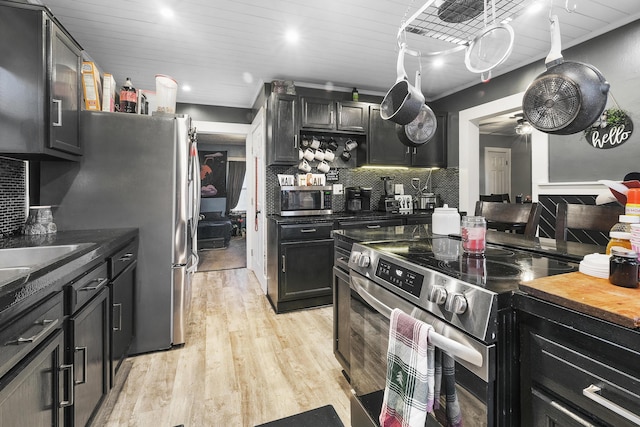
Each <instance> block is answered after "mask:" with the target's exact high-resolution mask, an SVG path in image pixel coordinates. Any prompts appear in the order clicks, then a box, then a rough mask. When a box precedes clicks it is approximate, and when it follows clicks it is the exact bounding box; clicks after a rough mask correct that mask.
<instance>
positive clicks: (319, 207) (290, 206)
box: [278, 185, 333, 216]
mask: <svg viewBox="0 0 640 427" xmlns="http://www.w3.org/2000/svg"><path fill="white" fill-rule="evenodd" d="M332 188H333V187H332V186H330V185H328V186H319V185H308V186H283V187H278V193H279V197H278V200H279V201H280V203H279V208H280V209H279V211H278V213H279V214H280V215H281V216H305V215H330V214H332V213H333V209H332V207H331V203H332V202H331V199H332V196H333V189H332Z"/></svg>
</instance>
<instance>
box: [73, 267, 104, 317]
mask: <svg viewBox="0 0 640 427" xmlns="http://www.w3.org/2000/svg"><path fill="white" fill-rule="evenodd" d="M108 283H109V276H108V275H107V263H106V262H105V263H102V264H100V265H99V266H98V267H96V268H95V269H93V270H91V271H90V272H89V273H87V274H85V275H84V276H82V277H80V278H79V279H77V280H76V281H75V282H72V283H70V284H69V285H67V286H66V287H65V292H66V294H67V307H66V310H65V311H66V314H73V313H75V312H76V310H78V309H79V308H80V307H82V306H83V305H85V304H86V303H87V302H88V301H89V300H90V299H91V298H93V297H94V296H95V295H97V294H98V293H99V292H100V291H101V290H102V289H103V288H104V287H105V286H106V285H107V284H108Z"/></svg>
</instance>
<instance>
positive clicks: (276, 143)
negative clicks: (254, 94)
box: [267, 94, 299, 165]
mask: <svg viewBox="0 0 640 427" xmlns="http://www.w3.org/2000/svg"><path fill="white" fill-rule="evenodd" d="M267 147H268V151H267V164H268V165H278V164H282V165H293V164H296V163H297V162H298V149H299V142H298V97H297V96H295V95H284V94H273V95H271V98H270V99H269V106H268V108H267Z"/></svg>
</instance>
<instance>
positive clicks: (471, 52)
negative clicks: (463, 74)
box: [464, 0, 514, 80]
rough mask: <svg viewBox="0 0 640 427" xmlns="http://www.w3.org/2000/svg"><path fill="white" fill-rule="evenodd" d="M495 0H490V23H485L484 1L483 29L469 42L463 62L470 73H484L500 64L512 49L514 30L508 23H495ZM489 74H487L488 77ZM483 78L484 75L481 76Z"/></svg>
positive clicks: (485, 4) (485, 8)
mask: <svg viewBox="0 0 640 427" xmlns="http://www.w3.org/2000/svg"><path fill="white" fill-rule="evenodd" d="M494 1H495V0H491V9H492V16H493V18H492V19H493V21H494V22H493V23H492V25H487V0H485V1H484V23H485V27H484V29H483V30H482V31H481V32H480V33H479V34H478V35H477V36H476V37H475V38H474V39H473V40H472V41H471V43H469V46H468V47H467V50H466V52H465V56H464V63H465V65H466V66H467V69H468V70H469V71H471V72H472V73H478V74H481V73H486V72H488V71H491V70H492V69H494V68H495V67H497V66H498V65H500V64H502V63H503V62H504V61H505V60H506V59H507V58H508V57H509V55H510V54H511V50H512V49H513V40H514V32H513V28H512V27H511V26H510V25H509V24H495V3H494ZM490 76H491V75H489V78H490ZM483 80H484V76H483Z"/></svg>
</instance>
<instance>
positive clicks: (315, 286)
mask: <svg viewBox="0 0 640 427" xmlns="http://www.w3.org/2000/svg"><path fill="white" fill-rule="evenodd" d="M269 227H270V228H269V231H268V233H269V240H270V247H269V253H270V256H269V260H268V264H269V265H268V267H267V268H268V269H269V272H270V273H269V282H268V285H267V297H268V298H269V301H270V302H271V304H272V305H273V307H274V309H275V310H276V312H277V313H280V312H284V311H290V310H295V309H299V308H307V307H314V306H319V305H327V304H330V303H331V299H332V297H331V287H332V278H333V276H332V267H333V239H332V238H331V230H332V229H333V223H308V224H284V225H279V224H276V222H275V221H273V220H272V221H270V226H269Z"/></svg>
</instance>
